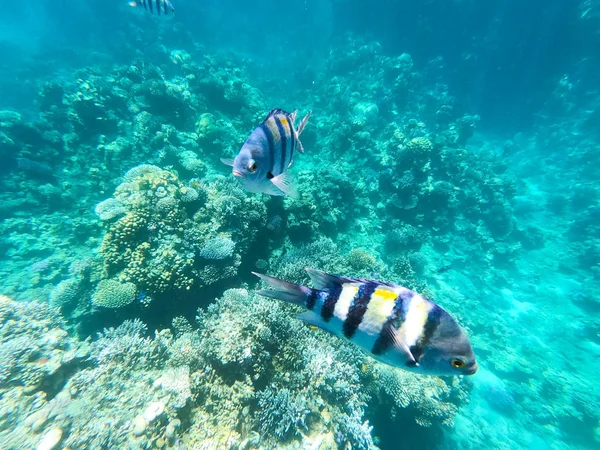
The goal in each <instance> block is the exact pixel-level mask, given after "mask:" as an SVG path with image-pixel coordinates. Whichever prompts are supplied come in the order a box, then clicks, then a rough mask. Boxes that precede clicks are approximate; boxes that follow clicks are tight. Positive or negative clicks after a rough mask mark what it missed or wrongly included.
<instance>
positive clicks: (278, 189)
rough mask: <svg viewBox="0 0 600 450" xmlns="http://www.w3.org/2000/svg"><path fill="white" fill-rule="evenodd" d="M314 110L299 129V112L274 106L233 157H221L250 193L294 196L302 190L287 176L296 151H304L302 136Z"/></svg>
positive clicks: (303, 120)
mask: <svg viewBox="0 0 600 450" xmlns="http://www.w3.org/2000/svg"><path fill="white" fill-rule="evenodd" d="M310 114H311V113H310V112H309V113H308V114H307V115H306V116H305V117H304V119H302V122H301V123H300V125H299V126H298V129H297V130H296V129H295V127H294V122H295V120H296V115H297V112H294V113H292V114H290V113H287V112H285V111H284V110H282V109H274V110H272V111H271V112H269V114H268V115H267V117H266V118H265V120H264V121H263V122H262V123H261V124H260V125H259V126H258V127H256V129H255V130H254V131H253V132H252V133H251V134H250V136H248V138H247V139H246V141H245V142H244V145H243V146H242V148H241V149H240V151H239V153H238V154H237V156H236V157H235V159H233V160H226V159H221V161H223V162H224V163H225V164H227V165H230V166H232V173H233V175H235V176H236V177H237V178H238V179H239V180H240V182H241V183H242V185H243V186H244V188H245V189H246V190H248V191H249V192H255V193H265V194H270V195H290V196H292V197H297V196H298V192H297V190H296V188H295V186H294V185H293V183H292V182H291V180H290V179H289V178H288V176H287V170H288V169H289V168H290V167H291V165H292V163H293V161H294V155H295V152H296V151H298V152H300V153H304V149H303V148H302V144H301V142H300V140H299V136H300V134H301V133H302V131H303V130H304V127H305V125H306V122H307V121H308V118H309V117H310Z"/></svg>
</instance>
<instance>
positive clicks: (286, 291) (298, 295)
mask: <svg viewBox="0 0 600 450" xmlns="http://www.w3.org/2000/svg"><path fill="white" fill-rule="evenodd" d="M252 274H253V275H256V276H257V277H259V278H260V279H261V280H263V281H264V282H266V283H267V284H269V285H271V286H272V287H274V288H275V289H277V290H274V291H271V290H263V289H261V290H258V291H256V293H257V294H259V295H263V296H265V297H270V298H276V299H278V300H283V301H285V302H289V303H294V304H296V305H303V306H306V300H307V299H308V296H309V295H310V293H311V289H310V288H307V287H306V286H300V285H299V284H294V283H288V282H287V281H283V280H280V279H278V278H274V277H270V276H268V275H263V274H260V273H256V272H252Z"/></svg>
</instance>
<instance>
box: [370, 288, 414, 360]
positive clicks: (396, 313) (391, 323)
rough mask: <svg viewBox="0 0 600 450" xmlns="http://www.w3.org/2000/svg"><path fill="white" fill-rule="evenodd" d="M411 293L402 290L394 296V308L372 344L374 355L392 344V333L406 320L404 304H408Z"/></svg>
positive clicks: (382, 351)
mask: <svg viewBox="0 0 600 450" xmlns="http://www.w3.org/2000/svg"><path fill="white" fill-rule="evenodd" d="M413 295H414V293H413V292H412V291H404V292H403V293H402V294H401V295H399V296H398V298H396V303H394V309H393V310H392V313H391V314H390V316H389V317H388V319H387V320H386V322H385V324H384V325H383V328H382V329H381V332H380V333H379V337H378V338H377V340H376V341H375V344H373V348H372V349H371V353H373V354H374V355H381V354H383V353H385V352H386V351H387V350H388V349H389V348H390V347H391V346H392V345H393V344H394V333H395V331H396V330H397V329H398V328H400V327H401V326H402V324H403V323H404V321H405V320H406V311H405V309H406V308H405V305H409V304H410V299H411V298H412V297H413Z"/></svg>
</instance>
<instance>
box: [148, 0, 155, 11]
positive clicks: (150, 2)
mask: <svg viewBox="0 0 600 450" xmlns="http://www.w3.org/2000/svg"><path fill="white" fill-rule="evenodd" d="M148 6H149V7H150V12H151V13H154V6H152V0H148Z"/></svg>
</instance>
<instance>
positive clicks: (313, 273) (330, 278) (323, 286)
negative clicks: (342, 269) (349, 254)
mask: <svg viewBox="0 0 600 450" xmlns="http://www.w3.org/2000/svg"><path fill="white" fill-rule="evenodd" d="M304 270H306V272H307V273H308V276H309V277H310V280H311V281H312V282H313V284H314V285H315V289H318V290H320V291H324V290H330V289H335V288H339V287H341V286H342V285H343V284H346V283H355V282H357V281H358V280H356V279H354V278H346V277H338V276H336V275H329V274H328V273H326V272H323V271H321V270H317V269H311V268H309V267H307V268H306V269H304Z"/></svg>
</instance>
